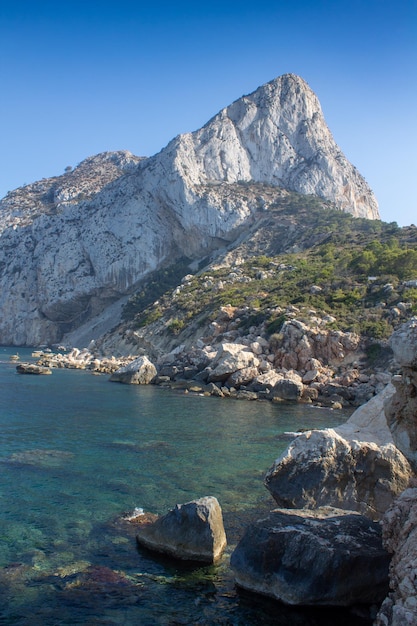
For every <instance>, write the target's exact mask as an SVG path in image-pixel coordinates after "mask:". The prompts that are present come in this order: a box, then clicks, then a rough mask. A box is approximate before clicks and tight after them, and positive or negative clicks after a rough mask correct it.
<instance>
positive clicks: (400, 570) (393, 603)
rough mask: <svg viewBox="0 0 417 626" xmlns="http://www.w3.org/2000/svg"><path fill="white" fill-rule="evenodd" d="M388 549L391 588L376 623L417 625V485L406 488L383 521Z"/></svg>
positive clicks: (388, 625) (394, 625)
mask: <svg viewBox="0 0 417 626" xmlns="http://www.w3.org/2000/svg"><path fill="white" fill-rule="evenodd" d="M382 532H383V541H384V546H385V548H386V549H387V550H388V551H389V552H390V553H393V556H392V561H391V565H390V588H391V591H390V593H389V595H388V596H387V598H386V599H385V600H384V602H383V604H382V606H381V609H380V611H379V614H378V617H377V620H376V622H375V625H376V626H415V625H416V624H417V488H416V487H414V488H410V489H406V490H405V491H404V492H403V493H402V494H401V495H400V497H399V498H398V499H397V500H396V501H395V502H394V504H393V505H392V506H391V507H390V509H389V510H388V511H387V512H386V514H385V516H384V519H383V521H382Z"/></svg>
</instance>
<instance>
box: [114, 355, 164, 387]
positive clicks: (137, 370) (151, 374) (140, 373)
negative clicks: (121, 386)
mask: <svg viewBox="0 0 417 626" xmlns="http://www.w3.org/2000/svg"><path fill="white" fill-rule="evenodd" d="M156 374H157V371H156V367H155V365H154V364H153V363H151V361H150V360H149V359H148V357H146V356H140V357H138V358H137V359H135V360H134V361H132V362H131V363H129V364H128V365H125V366H124V367H120V368H119V369H118V370H116V371H115V372H113V374H112V375H111V376H110V381H111V382H116V383H125V384H127V385H148V384H149V383H151V382H152V381H153V380H154V378H155V377H156Z"/></svg>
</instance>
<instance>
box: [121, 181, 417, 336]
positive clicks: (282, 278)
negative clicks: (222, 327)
mask: <svg viewBox="0 0 417 626" xmlns="http://www.w3.org/2000/svg"><path fill="white" fill-rule="evenodd" d="M283 225H284V227H283ZM289 225H290V226H291V228H289ZM257 226H258V227H257V229H253V233H252V234H250V235H248V237H247V238H246V239H245V240H244V241H243V242H241V243H239V244H238V245H237V246H236V247H235V248H233V246H231V248H230V250H229V251H228V253H227V255H226V257H227V258H223V259H222V258H220V259H216V261H215V262H214V263H212V264H211V265H209V266H206V267H205V268H203V270H202V271H200V272H199V273H198V274H195V275H192V274H187V276H185V278H183V280H182V282H181V283H180V284H178V283H179V281H177V282H175V279H177V278H178V274H179V271H180V270H181V269H184V267H185V266H186V261H187V260H184V259H183V260H182V261H181V262H180V263H177V264H175V265H174V266H172V269H171V271H169V270H165V276H167V277H168V278H167V281H166V282H164V281H162V282H160V283H159V282H158V281H159V279H158V277H156V278H155V277H154V279H153V281H151V282H150V283H149V284H146V283H145V284H144V286H143V287H142V289H141V291H140V292H138V293H137V294H135V295H134V296H133V297H132V298H131V299H130V301H129V303H128V305H127V306H126V308H125V311H124V319H125V320H126V321H127V322H128V323H129V325H131V327H132V328H139V327H143V326H146V325H147V324H149V323H150V322H152V321H154V320H156V319H160V318H163V319H165V320H166V323H167V327H168V329H170V331H171V332H172V333H174V334H175V335H180V334H181V331H182V330H183V329H184V328H186V327H187V325H189V324H190V323H191V322H193V321H196V320H197V319H198V320H199V323H201V324H204V323H209V322H210V320H211V319H214V318H215V315H216V312H217V311H218V310H219V309H220V308H221V307H222V306H225V305H231V306H232V307H238V308H242V307H245V310H246V315H245V316H244V317H243V318H241V319H240V320H239V324H240V327H241V328H245V327H247V328H249V327H250V326H259V325H260V324H264V328H265V333H266V334H267V335H272V334H273V333H275V332H279V329H280V327H281V326H282V324H283V321H284V319H283V316H282V309H283V308H284V309H285V307H288V306H289V305H294V306H297V307H298V308H301V309H302V308H305V309H306V310H310V309H313V310H315V311H317V314H319V315H331V316H333V317H334V318H335V319H334V322H333V325H334V327H335V328H336V329H340V330H343V331H353V332H356V333H359V334H360V335H362V336H364V337H368V338H369V339H370V340H383V339H386V338H387V337H388V336H389V335H390V334H391V332H392V331H393V329H394V328H395V327H396V326H397V325H398V323H399V322H401V321H404V317H408V316H411V315H413V314H415V313H417V282H416V281H417V228H415V227H413V226H411V227H408V228H399V227H398V226H397V224H396V223H390V224H387V223H384V222H380V221H374V220H366V219H362V218H353V217H352V216H351V215H349V214H347V213H343V212H341V211H338V210H335V209H333V208H331V207H329V206H328V205H327V206H326V205H325V204H324V203H323V202H322V201H319V200H318V199H316V198H314V197H311V196H307V197H306V196H301V195H299V194H294V193H289V194H287V195H285V196H284V197H283V198H282V199H281V200H280V203H279V204H277V205H276V206H274V207H273V208H272V209H271V210H270V211H268V214H267V215H266V216H265V217H264V218H263V219H260V221H259V224H258V225H257ZM291 232H292V233H293V235H291ZM289 233H290V235H291V236H290V235H289ZM263 238H265V241H264V240H263ZM294 241H296V242H297V243H296V244H294ZM260 244H261V245H260ZM264 244H265V245H264ZM261 248H262V249H261ZM272 249H275V250H277V251H278V253H276V254H269V252H270V251H271V250H272ZM233 258H235V260H236V262H235V263H234V264H233ZM230 259H232V264H230ZM242 259H243V262H242ZM170 280H171V285H170V287H171V288H170V289H169V290H168V291H166V292H165V293H162V287H163V286H164V285H165V284H167V283H168V282H169V281H170ZM174 286H175V289H174V291H172V288H173V287H174ZM152 294H153V295H155V296H156V298H157V301H156V302H155V301H154V300H152V299H151V296H152Z"/></svg>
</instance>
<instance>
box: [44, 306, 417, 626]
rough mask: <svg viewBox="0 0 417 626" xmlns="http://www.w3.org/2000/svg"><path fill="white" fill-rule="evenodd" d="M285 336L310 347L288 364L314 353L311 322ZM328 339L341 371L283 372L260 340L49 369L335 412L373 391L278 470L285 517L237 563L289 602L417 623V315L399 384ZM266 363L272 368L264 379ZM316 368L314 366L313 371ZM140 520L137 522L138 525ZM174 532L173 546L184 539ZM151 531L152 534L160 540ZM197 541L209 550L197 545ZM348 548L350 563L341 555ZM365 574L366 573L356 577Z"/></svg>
mask: <svg viewBox="0 0 417 626" xmlns="http://www.w3.org/2000/svg"><path fill="white" fill-rule="evenodd" d="M284 326H285V325H284ZM300 331H302V332H303V333H304V334H303V336H302V337H301V338H300V336H299V334H298V335H297V333H299V332H300ZM281 332H283V333H284V336H286V337H287V339H288V338H290V337H293V333H295V334H296V336H298V339H299V341H298V343H296V344H295V347H294V349H293V351H292V352H291V351H289V352H288V353H286V354H285V355H283V356H282V359H286V362H287V364H288V365H290V364H291V355H292V354H294V353H295V354H297V355H298V356H297V358H298V359H300V356H301V355H303V354H305V355H306V356H307V354H308V352H307V349H305V350H304V348H303V349H300V344H301V346H303V345H304V346H305V342H306V339H307V332H306V328H304V327H303V325H302V323H300V322H298V321H294V320H292V321H291V322H290V323H288V324H287V326H286V327H285V328H284V327H283V330H282V331H281ZM346 335H347V336H346ZM322 336H323V337H325V338H326V341H323V344H324V345H325V346H327V348H326V349H328V348H329V342H330V345H333V346H335V345H337V348H338V349H339V350H342V348H343V350H344V352H343V353H342V352H339V354H338V358H339V366H338V373H337V371H336V367H335V360H333V361H332V366H330V360H329V361H328V364H327V365H326V366H324V365H323V363H322V362H321V361H318V359H317V361H316V360H314V357H311V355H310V356H309V357H307V358H306V359H305V360H304V361H303V359H304V357H302V358H301V360H300V361H298V362H297V364H298V367H300V366H299V363H304V367H303V368H301V367H300V369H299V370H294V369H287V368H284V367H282V364H283V362H282V360H281V362H280V364H281V367H280V368H276V367H274V366H275V365H276V364H277V362H278V361H279V358H281V357H280V356H279V352H278V351H277V350H275V351H274V347H273V346H272V345H271V342H269V343H267V342H266V341H265V340H262V337H250V336H249V337H247V338H246V340H245V341H244V342H243V341H241V342H240V343H237V342H236V343H231V342H230V341H229V342H226V341H219V342H218V343H217V345H216V348H215V349H213V347H212V346H211V345H199V346H198V347H196V348H193V349H192V350H185V348H184V347H179V348H177V349H176V350H174V351H173V352H171V353H169V354H167V355H164V356H163V357H162V358H160V359H159V360H158V361H157V363H156V364H154V363H152V362H151V361H150V360H149V359H148V357H146V356H144V355H142V356H139V357H132V356H124V357H120V358H116V357H111V358H99V357H98V355H97V354H96V353H94V351H93V349H92V348H93V346H91V347H90V349H85V350H78V349H73V350H71V351H70V352H69V353H67V354H62V353H59V354H54V353H48V352H45V353H41V354H40V355H39V360H38V366H39V367H50V368H54V367H70V368H71V367H73V368H78V369H80V368H81V369H86V370H89V371H91V372H93V373H105V374H109V375H110V380H112V381H116V382H123V383H131V384H149V383H152V384H159V385H167V386H170V387H174V388H179V389H184V390H186V391H189V392H195V393H205V394H207V395H219V396H229V397H236V398H246V399H264V400H265V399H270V400H271V401H282V400H287V401H289V400H292V401H298V402H314V403H318V404H320V403H323V404H325V405H327V406H333V408H336V407H342V406H352V405H355V404H356V403H358V402H359V398H363V397H364V396H365V395H366V394H364V387H365V388H366V390H367V394H368V395H370V396H371V397H370V399H369V398H368V401H367V402H365V403H363V402H362V403H361V406H360V407H359V408H357V409H356V411H355V412H354V413H353V415H352V416H351V417H350V418H349V420H348V421H347V422H346V423H345V424H343V425H342V426H339V427H338V428H336V429H325V430H322V431H319V430H314V431H308V432H306V433H301V434H300V435H299V436H298V437H296V438H295V440H294V441H293V442H292V443H290V445H289V447H288V448H287V450H286V451H285V452H284V453H283V454H282V455H281V457H280V458H278V459H276V461H275V462H274V463H273V464H272V466H271V468H270V469H269V471H268V472H267V474H266V476H265V486H266V487H267V488H268V490H269V491H270V493H271V495H272V497H273V498H274V499H275V501H276V503H277V505H278V506H279V507H280V508H279V509H276V510H274V511H272V512H271V513H270V515H269V516H268V517H267V518H264V519H262V520H258V521H256V522H254V523H253V524H252V525H251V526H249V527H248V529H247V531H246V534H245V535H244V537H242V538H241V541H240V542H239V544H238V545H237V547H236V548H235V550H234V552H233V555H232V558H231V566H232V568H233V571H234V572H235V579H236V583H237V584H238V586H242V587H243V588H245V589H248V590H251V591H254V592H256V593H261V594H262V595H269V596H271V597H272V598H275V599H279V600H280V601H283V602H284V603H289V604H296V605H297V604H299V605H315V604H318V605H342V606H353V605H355V604H358V603H359V604H360V603H366V604H368V605H374V607H380V608H379V610H378V609H375V610H374V616H376V617H375V622H374V624H375V626H403V625H406V626H413V625H414V626H415V624H417V600H416V598H417V575H416V572H417V553H416V550H415V545H414V544H415V537H416V532H417V530H416V529H417V522H416V520H417V489H416V485H417V482H416V471H417V437H416V433H417V412H416V410H415V398H416V397H417V318H412V319H411V320H409V321H408V322H407V323H405V324H404V325H403V326H402V327H400V328H399V329H398V330H397V331H395V332H394V334H393V335H392V337H391V339H390V345H391V349H392V351H393V355H394V358H395V363H396V367H397V372H399V373H396V374H395V375H394V376H391V374H385V376H383V375H382V374H383V373H378V374H374V375H370V376H368V375H365V374H364V373H363V372H362V373H361V372H360V370H359V368H356V367H354V363H355V362H354V361H353V354H354V348H356V349H357V343H356V339H355V337H353V336H352V334H351V333H347V334H343V333H340V332H339V331H337V332H335V331H329V332H326V333H324V334H323V335H322ZM256 339H257V340H256ZM350 347H351V348H352V350H351V352H352V354H350V358H349V352H350ZM346 356H347V357H348V358H346ZM341 360H342V361H344V365H343V366H341V365H340V363H341ZM266 362H268V363H270V367H266V371H263V372H262V366H261V364H262V363H266ZM312 365H313V366H315V369H314V370H313V369H308V368H309V367H311V366H312ZM325 367H327V373H324V370H325ZM309 372H311V374H309V375H308V373H309ZM310 379H311V380H310ZM343 383H344V384H343ZM336 390H338V391H339V394H336ZM314 392H315V393H314ZM331 392H333V393H331ZM325 394H327V395H325ZM188 505H192V506H193V507H194V505H193V504H192V503H187V507H188ZM183 506H185V505H177V506H176V509H175V511H177V512H176V513H172V514H170V515H169V516H168V518H169V519H170V520H171V519H172V518H175V519H176V522H175V524H177V525H178V524H179V525H180V526H181V525H182V524H183V521H181V519H182V518H181V516H178V511H180V510H181V507H183ZM164 519H165V518H164ZM129 522H131V523H135V519H134V517H133V518H132V519H131V520H129ZM147 522H148V520H147ZM155 523H156V522H155V521H154V520H151V522H150V524H151V526H152V524H155ZM161 523H162V522H159V524H161ZM163 523H165V521H164V522H163ZM169 524H170V526H169V528H170V531H169V532H170V536H169V541H168V543H169V546H170V545H171V543H172V541H173V539H172V536H174V535H175V533H176V530H175V524H174V528H172V526H171V521H170V522H169ZM146 526H147V528H146V533H148V534H149V533H151V532H152V533H153V532H154V531H153V529H152V528H151V526H148V524H147V525H146ZM345 526H346V528H345ZM344 528H345V530H343V529H344ZM155 529H156V530H157V534H158V535H159V530H158V528H157V527H155ZM144 532H145V530H143V529H142V530H141V533H142V534H143V533H144ZM181 532H184V528H182V530H181ZM187 532H188V531H187ZM277 533H278V534H277ZM197 535H198V532H197ZM306 537H307V538H308V541H307V539H306ZM342 538H343V541H342ZM158 541H159V540H158ZM193 541H195V542H196V543H198V536H197V540H196V539H195V537H194V539H193ZM277 541H278V543H277ZM324 541H325V543H326V549H325V550H324V543H323V542H324ZM166 542H167V540H166V538H164V540H163V542H162V548H161V547H158V548H156V549H162V551H168V552H169V550H171V547H169V546H168V547H169V549H167V547H166V545H167V543H166ZM222 542H223V540H222ZM180 543H181V545H182V543H183V541H182V540H181V542H180ZM365 548H366V550H368V552H366V550H365ZM265 550H266V552H265ZM337 550H340V556H335V555H337V554H338V552H337ZM274 555H275V556H274ZM326 555H327V556H326ZM364 555H367V556H365V558H364ZM176 557H177V558H187V556H185V557H184V556H180V557H178V555H176ZM335 559H336V562H337V566H335ZM360 559H362V560H363V559H364V563H363V565H359V563H360ZM285 564H287V565H285ZM313 564H314V567H313V566H312V565H313ZM283 567H284V569H282V568H283ZM334 567H336V569H335V571H334V573H333V574H331V575H330V574H329V572H332V571H333V569H334ZM358 567H359V570H360V572H361V576H353V577H352V576H348V575H347V574H348V572H351V571H358ZM332 568H333V569H332ZM365 570H366V571H365ZM306 572H307V578H306ZM340 572H342V574H343V572H345V574H346V575H344V574H343V575H342V576H340V575H339V574H340ZM366 572H367V574H366ZM336 574H338V575H336ZM297 581H298V582H297ZM384 597H385V600H384Z"/></svg>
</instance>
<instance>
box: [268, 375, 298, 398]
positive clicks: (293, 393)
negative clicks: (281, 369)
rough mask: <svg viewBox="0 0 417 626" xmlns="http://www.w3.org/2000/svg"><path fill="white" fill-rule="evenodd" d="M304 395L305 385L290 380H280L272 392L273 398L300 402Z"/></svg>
mask: <svg viewBox="0 0 417 626" xmlns="http://www.w3.org/2000/svg"><path fill="white" fill-rule="evenodd" d="M302 394H303V383H302V382H301V381H298V380H292V379H290V378H282V379H281V380H278V381H277V382H276V384H275V385H274V387H273V389H272V391H271V397H272V398H280V399H281V400H299V399H300V398H301V396H302Z"/></svg>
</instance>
